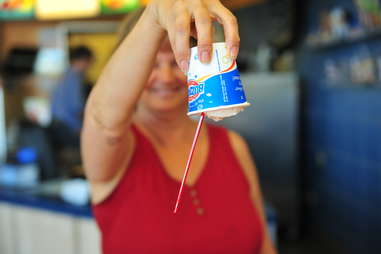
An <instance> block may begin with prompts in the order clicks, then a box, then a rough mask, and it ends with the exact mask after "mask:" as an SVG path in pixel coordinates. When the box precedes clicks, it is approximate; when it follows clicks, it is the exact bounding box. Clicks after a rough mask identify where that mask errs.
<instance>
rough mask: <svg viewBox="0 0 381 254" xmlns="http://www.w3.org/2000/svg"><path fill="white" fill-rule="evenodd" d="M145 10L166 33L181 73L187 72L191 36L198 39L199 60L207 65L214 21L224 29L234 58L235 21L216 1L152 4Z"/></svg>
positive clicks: (164, 0) (162, 0)
mask: <svg viewBox="0 0 381 254" xmlns="http://www.w3.org/2000/svg"><path fill="white" fill-rule="evenodd" d="M148 9H149V11H150V12H151V15H153V16H154V18H155V20H156V22H157V24H158V25H159V26H160V27H161V28H162V29H164V30H166V31H167V33H168V37H169V40H170V42H171V45H172V49H173V51H174V54H175V57H176V61H177V63H178V65H179V66H180V68H181V69H182V70H183V71H184V72H187V71H188V64H189V55H190V50H189V39H190V36H195V37H197V39H198V56H199V59H200V60H201V61H202V62H209V61H210V57H211V49H212V43H213V26H212V22H213V21H214V20H217V21H218V22H219V23H221V24H222V25H223V27H224V33H225V40H226V44H227V47H228V50H229V52H230V55H231V57H232V58H233V59H235V58H236V57H237V54H238V51H239V41H240V38H239V33H238V24H237V19H236V17H235V16H234V15H233V14H232V13H231V12H230V11H229V10H228V9H227V8H226V7H225V6H223V5H222V4H221V2H220V1H219V0H153V1H152V2H151V4H150V5H149V6H148ZM193 22H194V25H195V31H194V27H193Z"/></svg>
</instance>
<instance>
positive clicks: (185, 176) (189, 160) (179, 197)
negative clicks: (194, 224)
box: [173, 113, 205, 213]
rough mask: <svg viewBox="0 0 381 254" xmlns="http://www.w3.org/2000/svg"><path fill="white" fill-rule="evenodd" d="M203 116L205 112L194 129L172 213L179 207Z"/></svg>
mask: <svg viewBox="0 0 381 254" xmlns="http://www.w3.org/2000/svg"><path fill="white" fill-rule="evenodd" d="M204 118H205V113H201V117H200V120H199V122H198V126H197V130H196V134H195V135H194V138H193V144H192V148H191V150H190V153H189V157H188V161H187V165H186V167H185V172H184V175H183V180H182V181H181V186H180V190H179V194H178V195H177V201H176V206H175V210H173V213H176V212H177V209H178V207H179V203H180V199H181V194H182V193H183V188H184V185H185V182H186V180H187V177H188V173H189V167H190V163H191V161H192V157H193V152H194V149H195V147H196V144H197V139H198V136H200V131H201V127H202V123H203V121H204Z"/></svg>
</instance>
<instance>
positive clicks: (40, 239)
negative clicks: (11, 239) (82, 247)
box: [14, 207, 76, 254]
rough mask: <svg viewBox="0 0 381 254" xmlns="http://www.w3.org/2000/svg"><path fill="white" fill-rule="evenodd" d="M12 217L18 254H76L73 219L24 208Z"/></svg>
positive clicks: (16, 210)
mask: <svg viewBox="0 0 381 254" xmlns="http://www.w3.org/2000/svg"><path fill="white" fill-rule="evenodd" d="M14 216H15V231H16V234H17V241H18V242H17V253H18V254H52V253H54V254H76V252H75V241H74V234H73V229H74V221H75V220H74V218H72V217H69V216H64V215H61V214H55V213H50V212H45V211H42V210H35V209H29V208H24V207H18V208H15V212H14Z"/></svg>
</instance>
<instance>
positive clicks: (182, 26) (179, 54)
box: [169, 5, 191, 73]
mask: <svg viewBox="0 0 381 254" xmlns="http://www.w3.org/2000/svg"><path fill="white" fill-rule="evenodd" d="M175 8H176V13H177V14H176V16H175V18H174V20H173V22H174V24H173V29H172V31H173V33H169V36H170V37H171V36H172V37H173V38H172V40H171V42H172V47H173V51H174V53H175V57H176V61H177V63H178V65H179V66H180V68H181V70H182V71H183V72H184V73H187V72H188V65H189V54H190V49H189V38H190V25H191V24H190V22H191V15H190V14H189V12H188V10H187V9H186V8H185V6H183V5H178V6H176V7H175Z"/></svg>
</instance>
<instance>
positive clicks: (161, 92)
mask: <svg viewBox="0 0 381 254" xmlns="http://www.w3.org/2000/svg"><path fill="white" fill-rule="evenodd" d="M180 90H181V87H180V86H177V87H173V88H151V89H150V92H151V93H154V94H155V95H157V96H171V95H173V94H175V93H178V92H179V91H180Z"/></svg>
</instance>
